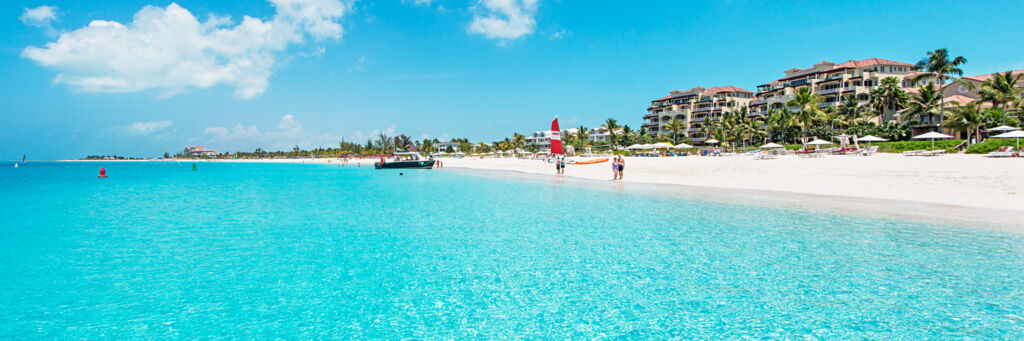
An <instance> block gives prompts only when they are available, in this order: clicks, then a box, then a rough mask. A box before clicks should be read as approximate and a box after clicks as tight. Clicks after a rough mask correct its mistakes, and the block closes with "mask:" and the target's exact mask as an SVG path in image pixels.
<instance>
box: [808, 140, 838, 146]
mask: <svg viewBox="0 0 1024 341" xmlns="http://www.w3.org/2000/svg"><path fill="white" fill-rule="evenodd" d="M807 144H809V145H812V146H820V145H825V144H832V142H828V141H825V140H822V139H814V141H811V142H807Z"/></svg>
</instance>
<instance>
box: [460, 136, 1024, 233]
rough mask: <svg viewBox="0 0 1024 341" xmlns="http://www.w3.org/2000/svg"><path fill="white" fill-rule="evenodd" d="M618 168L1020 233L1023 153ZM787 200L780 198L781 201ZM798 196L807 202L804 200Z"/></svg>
mask: <svg viewBox="0 0 1024 341" xmlns="http://www.w3.org/2000/svg"><path fill="white" fill-rule="evenodd" d="M586 159H588V158H582V159H581V160H586ZM449 167H450V168H453V169H469V170H497V171H515V172H522V173H527V174H536V175H550V176H551V177H560V176H561V175H555V167H554V166H553V165H552V164H548V163H546V162H543V161H539V160H521V159H512V158H487V159H480V158H465V159H446V160H445V168H449ZM624 173H625V179H624V180H622V181H621V182H622V183H623V184H624V185H628V184H630V183H635V184H661V185H681V186H694V187H701V188H706V189H712V190H713V189H723V190H728V192H731V193H737V190H740V191H770V192H768V194H764V195H762V198H767V199H766V200H771V198H772V197H779V195H772V194H771V193H777V194H787V193H789V194H797V195H805V196H807V195H810V196H821V197H825V198H832V199H839V200H819V201H816V202H815V203H817V202H821V203H823V204H824V205H823V206H824V207H828V208H831V209H835V208H847V207H849V208H851V209H853V208H855V209H857V210H859V211H866V212H874V213H881V214H883V215H894V216H902V215H909V216H915V217H919V218H920V217H928V216H931V217H934V218H936V219H935V220H940V221H946V220H948V219H952V220H963V221H968V220H983V221H985V222H987V223H988V224H989V225H995V226H997V227H1002V226H1006V227H1007V228H1010V229H1012V230H1017V231H1024V158H1003V159H993V158H986V157H983V156H980V155H963V154H954V155H945V156H937V157H907V156H902V155H899V154H875V155H872V156H826V157H822V158H814V159H803V158H798V157H796V156H782V157H780V158H778V159H774V160H754V159H753V158H752V157H749V156H726V157H697V156H688V157H668V158H646V157H628V158H626V169H625V172H624ZM564 176H566V177H576V178H581V179H590V180H606V181H609V182H611V179H612V173H611V164H610V163H608V162H605V163H600V164H593V165H571V166H569V167H568V169H567V170H566V173H565V175H564ZM792 198H793V196H787V200H788V199H792ZM844 198H849V199H851V200H842V199H844ZM799 201H803V204H807V202H806V201H807V200H806V199H801V200H799ZM890 213H891V214H890ZM1009 225H1015V226H1014V227H1012V228H1011V227H1010V226H1009Z"/></svg>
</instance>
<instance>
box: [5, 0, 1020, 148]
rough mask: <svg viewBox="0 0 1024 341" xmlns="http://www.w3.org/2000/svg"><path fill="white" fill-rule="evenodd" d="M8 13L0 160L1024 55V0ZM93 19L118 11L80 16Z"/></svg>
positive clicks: (276, 141)
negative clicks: (1023, 20)
mask: <svg viewBox="0 0 1024 341" xmlns="http://www.w3.org/2000/svg"><path fill="white" fill-rule="evenodd" d="M39 6H51V7H45V8H41V7H39ZM146 6H154V7H149V8H148V9H147V10H145V11H143V12H145V13H143V14H139V15H138V16H136V13H140V11H142V10H143V8H146ZM0 13H2V14H3V15H0V30H2V32H3V35H4V36H5V37H6V39H4V40H3V41H2V42H0V44H2V49H0V51H2V52H0V72H2V74H3V75H4V76H3V77H2V79H0V104H2V106H3V109H2V110H3V111H2V118H3V124H2V125H0V159H16V158H20V157H21V155H22V154H28V155H29V157H30V158H33V159H57V158H71V157H81V156H85V155H89V154H119V155H134V156H159V155H162V154H163V153H164V152H171V153H174V152H176V151H178V150H180V149H182V147H183V146H185V145H193V144H200V145H206V146H208V147H210V148H215V149H220V150H229V151H235V150H246V151H249V150H252V149H254V148H256V147H262V148H264V149H290V146H292V145H296V144H298V145H300V146H303V147H311V146H331V145H336V142H337V141H338V140H340V139H341V138H345V139H348V140H352V139H357V140H365V136H370V135H372V134H373V133H374V132H375V131H381V130H385V131H391V132H398V133H405V134H407V135H410V136H412V137H414V138H417V139H419V138H422V137H431V138H442V139H443V138H446V137H468V138H469V139H471V140H473V141H477V140H482V141H493V140H497V139H501V138H503V137H505V136H508V135H510V134H511V133H512V132H523V133H528V132H532V131H534V130H540V129H544V128H545V127H546V125H547V124H548V123H549V121H550V119H551V118H552V117H553V116H554V115H556V114H557V115H559V116H560V118H561V121H562V125H563V126H578V125H580V124H582V125H586V126H596V125H599V124H600V122H602V121H603V120H604V119H605V118H608V117H614V118H616V119H618V120H619V121H620V122H622V123H626V124H629V125H631V126H634V127H639V125H640V123H642V119H641V117H642V115H643V114H644V112H645V108H646V106H647V104H648V103H649V102H648V101H650V100H651V99H654V98H657V97H661V96H664V95H665V94H667V92H668V91H670V90H672V89H689V88H691V87H694V86H704V87H710V86H724V85H735V86H739V87H743V88H746V89H750V90H754V87H755V86H756V85H758V84H763V83H765V82H768V81H771V80H774V79H777V78H779V77H780V76H781V75H782V72H783V70H786V69H789V68H792V67H801V68H802V67H808V66H810V65H812V64H814V63H816V62H819V61H822V60H828V61H833V62H837V63H838V62H843V61H846V60H849V59H863V58H870V57H879V58H885V59H892V60H898V61H904V62H908V63H913V62H916V61H917V60H919V59H921V58H922V57H923V56H924V54H925V52H926V51H929V50H933V49H936V48H941V47H946V48H949V49H950V51H951V53H953V54H956V55H963V56H965V57H967V59H968V63H967V64H966V65H965V66H964V70H965V71H966V72H967V74H969V75H974V74H981V73H991V72H994V71H1001V70H1007V69H1022V68H1024V45H1022V44H1019V42H1020V36H1021V32H1022V26H1020V24H1019V22H1018V20H1019V18H1020V17H1021V15H1024V2H1021V1H1005V2H966V1H955V2H954V1H917V2H913V1H905V2H899V3H893V2H888V1H862V2H834V3H821V2H811V1H807V2H803V1H787V2H775V1H749V2H747V1H722V2H719V1H701V2H681V1H638V2H618V3H613V2H582V1H548V0H483V1H445V0H432V1H424V0H418V1H415V0H406V1H403V0H394V1H377V2H374V1H368V0H364V1H355V2H341V1H339V0H271V1H262V0H242V1H230V2H229V1H215V2H214V1H194V0H182V1H177V2H176V5H172V3H171V2H166V1H163V2H154V1H135V0H133V1H118V2H113V1H111V2H105V3H104V4H103V5H102V6H99V5H95V4H92V3H90V2H83V1H18V2H3V4H0ZM211 15H212V16H211ZM246 16H248V17H250V18H251V19H249V20H248V21H247V22H246V23H243V21H245V20H243V18H245V17H246ZM190 17H194V19H193V20H194V24H195V25H189V24H188V23H189V20H188V19H189V18H190ZM167 18H174V19H175V20H170V19H167ZM211 18H213V19H211ZM94 20H103V21H106V22H107V23H106V24H102V22H100V23H101V25H99V26H97V24H93V26H94V27H90V28H89V29H85V28H86V26H87V25H90V22H92V21H94ZM110 22H116V23H118V24H113V23H110ZM104 25H105V26H104ZM118 25H121V27H120V29H117V26H118ZM243 26H244V27H243ZM112 27H113V28H112ZM217 32H220V33H217ZM58 39H60V40H59V41H58ZM200 42H201V43H200ZM47 44H53V45H47Z"/></svg>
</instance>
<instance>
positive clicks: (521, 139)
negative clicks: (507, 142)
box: [512, 133, 526, 154]
mask: <svg viewBox="0 0 1024 341" xmlns="http://www.w3.org/2000/svg"><path fill="white" fill-rule="evenodd" d="M524 143H526V136H523V134H520V133H512V148H514V149H513V150H512V154H515V153H516V152H517V150H518V149H520V148H522V147H523V144H524Z"/></svg>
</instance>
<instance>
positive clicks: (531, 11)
mask: <svg viewBox="0 0 1024 341" xmlns="http://www.w3.org/2000/svg"><path fill="white" fill-rule="evenodd" d="M480 4H481V5H483V7H484V9H485V10H484V11H482V12H483V13H477V14H474V15H473V21H472V22H471V23H470V24H469V32H471V33H477V34H482V35H484V37H487V38H488V39H497V40H500V41H501V42H502V43H504V42H505V41H507V40H512V39H517V38H519V37H522V36H525V35H528V34H530V33H533V28H534V26H535V25H536V22H535V21H534V19H533V16H534V15H535V14H536V13H537V0H480ZM478 10H479V9H478Z"/></svg>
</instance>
